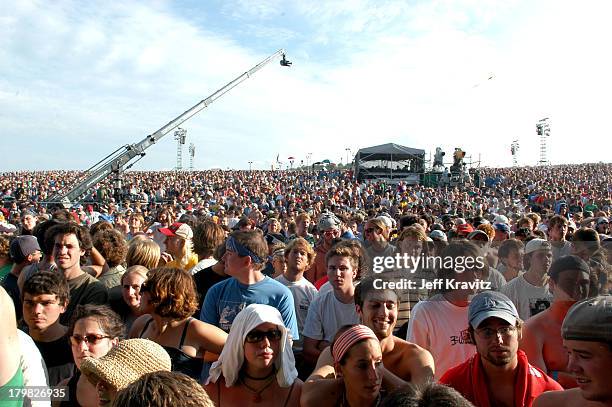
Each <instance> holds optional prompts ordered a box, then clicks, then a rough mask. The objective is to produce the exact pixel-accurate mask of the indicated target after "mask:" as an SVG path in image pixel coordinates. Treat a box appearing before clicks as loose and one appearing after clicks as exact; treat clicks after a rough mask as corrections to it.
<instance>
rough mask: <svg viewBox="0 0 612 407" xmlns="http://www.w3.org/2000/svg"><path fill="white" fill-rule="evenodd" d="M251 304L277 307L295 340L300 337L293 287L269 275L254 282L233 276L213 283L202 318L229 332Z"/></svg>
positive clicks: (205, 302)
mask: <svg viewBox="0 0 612 407" xmlns="http://www.w3.org/2000/svg"><path fill="white" fill-rule="evenodd" d="M250 304H264V305H270V306H272V307H274V308H276V309H277V310H278V311H279V312H280V314H281V316H282V318H283V322H284V323H285V326H286V327H287V328H289V330H290V331H291V336H293V340H297V339H299V338H300V336H299V333H298V327H297V319H296V317H295V307H294V305H293V295H291V291H289V289H288V288H287V287H285V286H284V285H282V284H281V283H279V282H278V281H276V280H273V279H271V278H270V277H267V276H266V277H264V279H263V280H261V281H260V282H258V283H255V284H251V285H245V284H241V283H240V282H239V281H238V280H236V279H235V278H233V277H232V278H228V279H227V280H224V281H221V282H219V283H217V284H215V285H213V286H212V287H211V288H210V290H208V293H206V297H205V298H204V305H203V306H202V311H201V312H200V320H202V321H204V322H207V323H209V324H212V325H215V326H218V327H219V328H221V329H223V330H224V331H225V332H229V330H230V327H231V326H232V322H234V318H236V315H237V314H238V313H239V312H240V311H242V309H244V308H245V307H246V306H247V305H250Z"/></svg>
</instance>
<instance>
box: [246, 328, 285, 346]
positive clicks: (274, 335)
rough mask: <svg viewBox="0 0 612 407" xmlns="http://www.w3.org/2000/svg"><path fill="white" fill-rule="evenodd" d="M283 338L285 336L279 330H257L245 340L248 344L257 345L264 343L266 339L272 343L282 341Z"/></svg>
mask: <svg viewBox="0 0 612 407" xmlns="http://www.w3.org/2000/svg"><path fill="white" fill-rule="evenodd" d="M282 336H283V333H282V332H281V331H280V330H278V329H273V330H271V331H265V332H264V331H258V330H256V329H255V330H253V331H251V332H249V333H248V334H247V335H246V336H245V338H244V340H245V341H247V342H248V343H257V342H261V341H263V339H264V338H268V340H269V341H270V342H272V341H278V340H280V338H282Z"/></svg>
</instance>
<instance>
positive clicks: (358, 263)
mask: <svg viewBox="0 0 612 407" xmlns="http://www.w3.org/2000/svg"><path fill="white" fill-rule="evenodd" d="M337 256H338V257H348V258H349V260H350V262H351V265H352V266H353V267H354V268H355V269H356V270H357V275H356V276H355V281H359V280H360V279H361V276H362V275H364V274H365V273H366V272H367V270H365V267H366V259H365V252H364V250H363V246H361V243H359V241H357V240H341V241H339V242H338V243H336V244H334V245H333V246H332V247H331V248H330V249H329V250H328V252H327V254H326V255H325V264H326V265H327V263H328V262H329V259H331V258H332V257H337Z"/></svg>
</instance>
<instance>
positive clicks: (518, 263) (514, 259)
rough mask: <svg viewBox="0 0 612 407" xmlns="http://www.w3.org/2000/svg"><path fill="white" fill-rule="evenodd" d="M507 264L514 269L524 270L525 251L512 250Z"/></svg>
mask: <svg viewBox="0 0 612 407" xmlns="http://www.w3.org/2000/svg"><path fill="white" fill-rule="evenodd" d="M506 264H507V265H508V266H509V267H512V268H513V269H519V270H520V269H522V268H523V249H517V250H510V252H509V253H508V258H507V259H506Z"/></svg>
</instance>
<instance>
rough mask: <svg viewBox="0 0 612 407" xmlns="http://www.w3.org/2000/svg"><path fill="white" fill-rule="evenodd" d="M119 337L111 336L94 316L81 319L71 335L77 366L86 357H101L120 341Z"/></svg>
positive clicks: (78, 366) (79, 365)
mask: <svg viewBox="0 0 612 407" xmlns="http://www.w3.org/2000/svg"><path fill="white" fill-rule="evenodd" d="M118 340H119V339H118V338H110V337H109V336H108V334H107V333H106V332H104V331H103V330H102V327H101V326H100V323H99V322H98V320H97V319H96V318H94V317H88V318H82V319H79V320H78V321H77V322H76V323H75V324H74V332H73V333H72V336H71V337H70V343H71V345H72V357H73V358H74V363H75V364H76V367H77V368H80V367H81V362H82V361H83V359H84V358H86V357H92V358H96V359H98V358H101V357H102V356H104V355H106V353H107V352H108V351H109V350H110V349H111V348H112V347H113V346H114V345H116V344H117V342H118Z"/></svg>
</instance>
